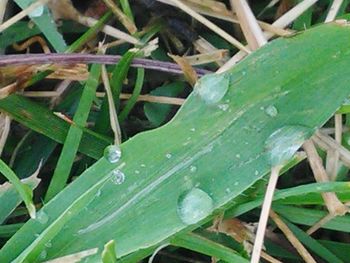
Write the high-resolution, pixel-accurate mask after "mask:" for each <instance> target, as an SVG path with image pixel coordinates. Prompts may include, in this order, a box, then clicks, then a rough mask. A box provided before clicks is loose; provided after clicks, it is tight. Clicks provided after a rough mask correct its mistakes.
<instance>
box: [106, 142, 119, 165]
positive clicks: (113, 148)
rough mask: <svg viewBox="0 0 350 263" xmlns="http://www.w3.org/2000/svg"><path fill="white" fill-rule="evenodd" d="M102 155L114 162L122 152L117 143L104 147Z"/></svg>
mask: <svg viewBox="0 0 350 263" xmlns="http://www.w3.org/2000/svg"><path fill="white" fill-rule="evenodd" d="M103 156H104V158H106V159H107V161H108V162H110V163H116V162H118V161H119V159H120V157H121V156H122V152H121V150H120V147H119V146H118V145H109V146H107V147H106V148H105V150H104V152H103Z"/></svg>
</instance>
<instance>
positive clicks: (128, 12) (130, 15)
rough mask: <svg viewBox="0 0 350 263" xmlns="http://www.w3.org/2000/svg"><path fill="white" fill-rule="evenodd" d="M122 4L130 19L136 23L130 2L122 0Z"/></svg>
mask: <svg viewBox="0 0 350 263" xmlns="http://www.w3.org/2000/svg"><path fill="white" fill-rule="evenodd" d="M120 5H121V6H122V9H123V12H124V13H125V14H126V15H127V16H128V17H129V19H130V20H131V21H132V22H133V23H135V19H134V15H133V13H132V10H131V7H130V4H129V1H128V0H120Z"/></svg>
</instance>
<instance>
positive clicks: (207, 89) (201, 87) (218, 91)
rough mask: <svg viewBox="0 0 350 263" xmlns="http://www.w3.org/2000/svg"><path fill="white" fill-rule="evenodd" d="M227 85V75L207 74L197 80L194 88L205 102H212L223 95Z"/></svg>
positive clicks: (215, 101)
mask: <svg viewBox="0 0 350 263" xmlns="http://www.w3.org/2000/svg"><path fill="white" fill-rule="evenodd" d="M229 85H230V80H229V77H228V75H226V74H209V75H205V76H204V77H202V78H201V79H200V80H198V82H197V83H196V85H195V87H194V90H195V93H196V94H198V95H199V96H200V97H201V98H202V99H203V100H204V101H205V102H206V103H207V104H214V103H217V102H219V101H220V100H221V99H222V98H223V97H224V96H225V94H226V92H227V90H228V87H229Z"/></svg>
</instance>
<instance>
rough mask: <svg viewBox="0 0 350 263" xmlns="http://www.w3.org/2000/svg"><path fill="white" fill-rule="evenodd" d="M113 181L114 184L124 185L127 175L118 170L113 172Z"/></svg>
mask: <svg viewBox="0 0 350 263" xmlns="http://www.w3.org/2000/svg"><path fill="white" fill-rule="evenodd" d="M111 180H112V183H114V184H122V183H124V181H125V174H124V173H123V172H122V171H120V170H118V169H116V170H114V171H113V172H112V179H111Z"/></svg>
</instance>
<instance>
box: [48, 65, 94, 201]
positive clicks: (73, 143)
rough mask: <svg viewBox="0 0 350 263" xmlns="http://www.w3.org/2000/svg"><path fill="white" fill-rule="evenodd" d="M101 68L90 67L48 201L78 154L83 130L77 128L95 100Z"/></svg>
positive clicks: (66, 175)
mask: <svg viewBox="0 0 350 263" xmlns="http://www.w3.org/2000/svg"><path fill="white" fill-rule="evenodd" d="M100 72H101V66H100V65H97V64H94V65H93V66H92V67H91V71H90V76H89V79H88V80H87V82H86V85H85V88H84V90H83V93H82V95H81V99H80V101H79V105H78V108H77V111H76V112H75V114H74V118H73V122H74V123H75V124H76V125H72V126H70V128H69V131H68V134H67V137H66V139H65V142H64V145H63V149H62V152H61V155H60V157H59V159H58V163H57V166H56V169H55V172H54V174H53V177H52V179H51V183H50V185H49V188H48V190H47V193H46V196H45V199H46V200H50V199H51V198H52V197H54V196H55V195H56V194H57V193H58V192H59V191H61V190H62V189H63V188H64V186H65V185H66V183H67V180H68V177H69V174H70V170H71V169H72V166H73V162H74V159H75V156H76V154H77V152H78V148H79V144H80V141H81V139H82V136H83V130H82V129H81V128H79V127H85V126H86V121H87V119H88V116H89V113H90V109H91V106H92V103H93V100H94V98H95V96H96V95H95V94H96V89H97V87H98V84H99V78H100Z"/></svg>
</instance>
